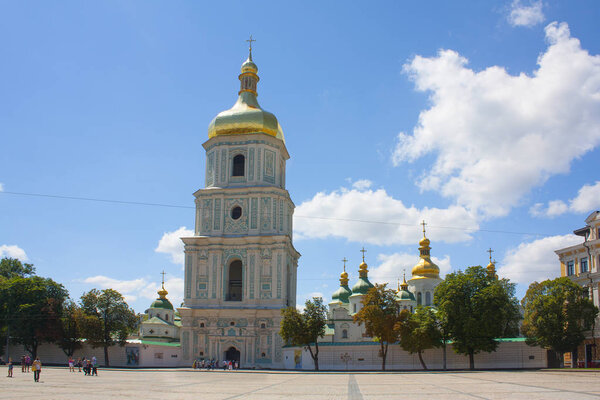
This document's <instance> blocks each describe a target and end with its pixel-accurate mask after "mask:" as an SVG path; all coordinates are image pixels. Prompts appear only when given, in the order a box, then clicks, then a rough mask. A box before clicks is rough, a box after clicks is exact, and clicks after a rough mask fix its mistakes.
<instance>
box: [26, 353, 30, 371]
mask: <svg viewBox="0 0 600 400" xmlns="http://www.w3.org/2000/svg"><path fill="white" fill-rule="evenodd" d="M25 367H26V368H27V372H29V367H31V357H30V356H28V355H27V356H25Z"/></svg>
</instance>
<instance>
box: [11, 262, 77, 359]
mask: <svg viewBox="0 0 600 400" xmlns="http://www.w3.org/2000/svg"><path fill="white" fill-rule="evenodd" d="M67 297H68V293H67V291H66V290H65V288H64V287H63V286H62V285H61V284H59V283H56V282H54V281H53V280H52V279H49V278H42V277H39V276H31V277H22V276H21V275H20V274H18V273H17V274H15V275H13V276H12V277H11V278H9V279H2V280H0V313H1V315H2V322H3V323H4V329H5V331H6V334H10V337H11V338H13V340H14V341H15V342H17V343H20V344H22V345H23V346H24V347H25V349H26V350H27V351H28V352H29V353H30V354H31V355H32V357H35V356H36V355H37V348H38V346H39V344H40V343H42V342H44V341H48V342H54V341H56V340H58V339H59V338H60V321H59V319H60V316H61V313H62V307H63V303H64V302H65V300H66V299H67Z"/></svg>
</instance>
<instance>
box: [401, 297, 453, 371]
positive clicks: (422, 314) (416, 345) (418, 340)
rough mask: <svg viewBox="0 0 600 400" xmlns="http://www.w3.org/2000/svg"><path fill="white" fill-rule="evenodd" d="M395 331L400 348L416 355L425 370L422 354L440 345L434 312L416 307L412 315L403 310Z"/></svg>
mask: <svg viewBox="0 0 600 400" xmlns="http://www.w3.org/2000/svg"><path fill="white" fill-rule="evenodd" d="M396 329H397V330H398V332H399V334H400V347H402V349H403V350H405V351H408V352H409V353H411V354H414V353H417V354H418V355H419V361H420V362H421V366H422V367H423V369H427V366H426V365H425V361H423V352H424V351H425V350H427V349H432V348H434V347H440V346H441V345H442V335H441V333H440V330H439V328H438V320H437V318H436V311H435V310H434V309H433V308H431V307H417V309H416V310H415V313H414V314H411V313H410V312H408V310H403V311H402V312H401V313H400V321H399V322H398V323H397V326H396Z"/></svg>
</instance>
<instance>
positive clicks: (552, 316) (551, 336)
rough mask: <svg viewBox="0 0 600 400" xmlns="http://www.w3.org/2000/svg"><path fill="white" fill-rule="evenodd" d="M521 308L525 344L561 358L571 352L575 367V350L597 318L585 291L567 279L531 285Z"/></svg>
mask: <svg viewBox="0 0 600 400" xmlns="http://www.w3.org/2000/svg"><path fill="white" fill-rule="evenodd" d="M521 304H522V305H523V308H524V310H525V315H524V319H523V326H522V328H521V330H522V332H523V334H524V335H525V337H526V338H527V343H528V344H531V345H537V346H541V347H543V348H546V349H551V350H554V351H555V352H557V353H558V354H559V357H561V358H562V354H563V353H565V352H569V351H572V352H573V353H574V355H573V363H572V365H573V366H575V365H576V362H577V346H579V345H580V344H581V343H582V342H583V340H584V339H585V335H584V333H585V331H588V330H590V329H591V328H592V326H593V324H594V321H595V318H596V316H597V315H598V308H597V307H595V306H594V304H593V303H592V301H591V300H590V299H589V298H588V297H587V296H586V292H585V289H583V288H582V287H581V286H579V285H578V284H576V283H575V282H573V281H572V280H571V279H569V278H567V277H562V278H556V279H553V280H545V281H543V282H541V283H538V282H533V283H532V284H531V285H529V288H528V289H527V293H526V294H525V297H524V298H523V300H521ZM561 361H562V360H561Z"/></svg>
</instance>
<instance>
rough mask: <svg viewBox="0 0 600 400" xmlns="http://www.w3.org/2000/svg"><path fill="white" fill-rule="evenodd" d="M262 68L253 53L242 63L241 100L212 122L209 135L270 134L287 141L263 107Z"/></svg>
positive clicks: (239, 98) (276, 122)
mask: <svg viewBox="0 0 600 400" xmlns="http://www.w3.org/2000/svg"><path fill="white" fill-rule="evenodd" d="M257 72H258V67H257V66H256V64H254V62H253V61H252V53H250V55H249V56H248V59H247V60H246V61H245V62H244V63H243V64H242V68H241V74H240V75H239V77H238V78H239V79H240V91H239V92H238V99H237V101H236V102H235V104H234V105H233V107H231V108H230V109H229V110H226V111H222V112H220V113H219V114H218V115H217V116H216V117H215V118H214V119H213V120H212V121H211V122H210V124H209V125H208V138H209V139H210V138H213V137H216V136H219V135H235V134H245V133H266V134H267V135H271V136H273V137H276V138H278V139H281V140H283V141H285V140H284V136H283V130H282V129H281V125H279V122H278V121H277V118H276V117H275V115H273V114H272V113H270V112H268V111H265V110H263V109H262V108H261V107H260V105H259V104H258V101H257V100H256V97H257V96H258V93H257V92H256V87H257V84H258V81H259V78H258V75H257Z"/></svg>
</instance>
